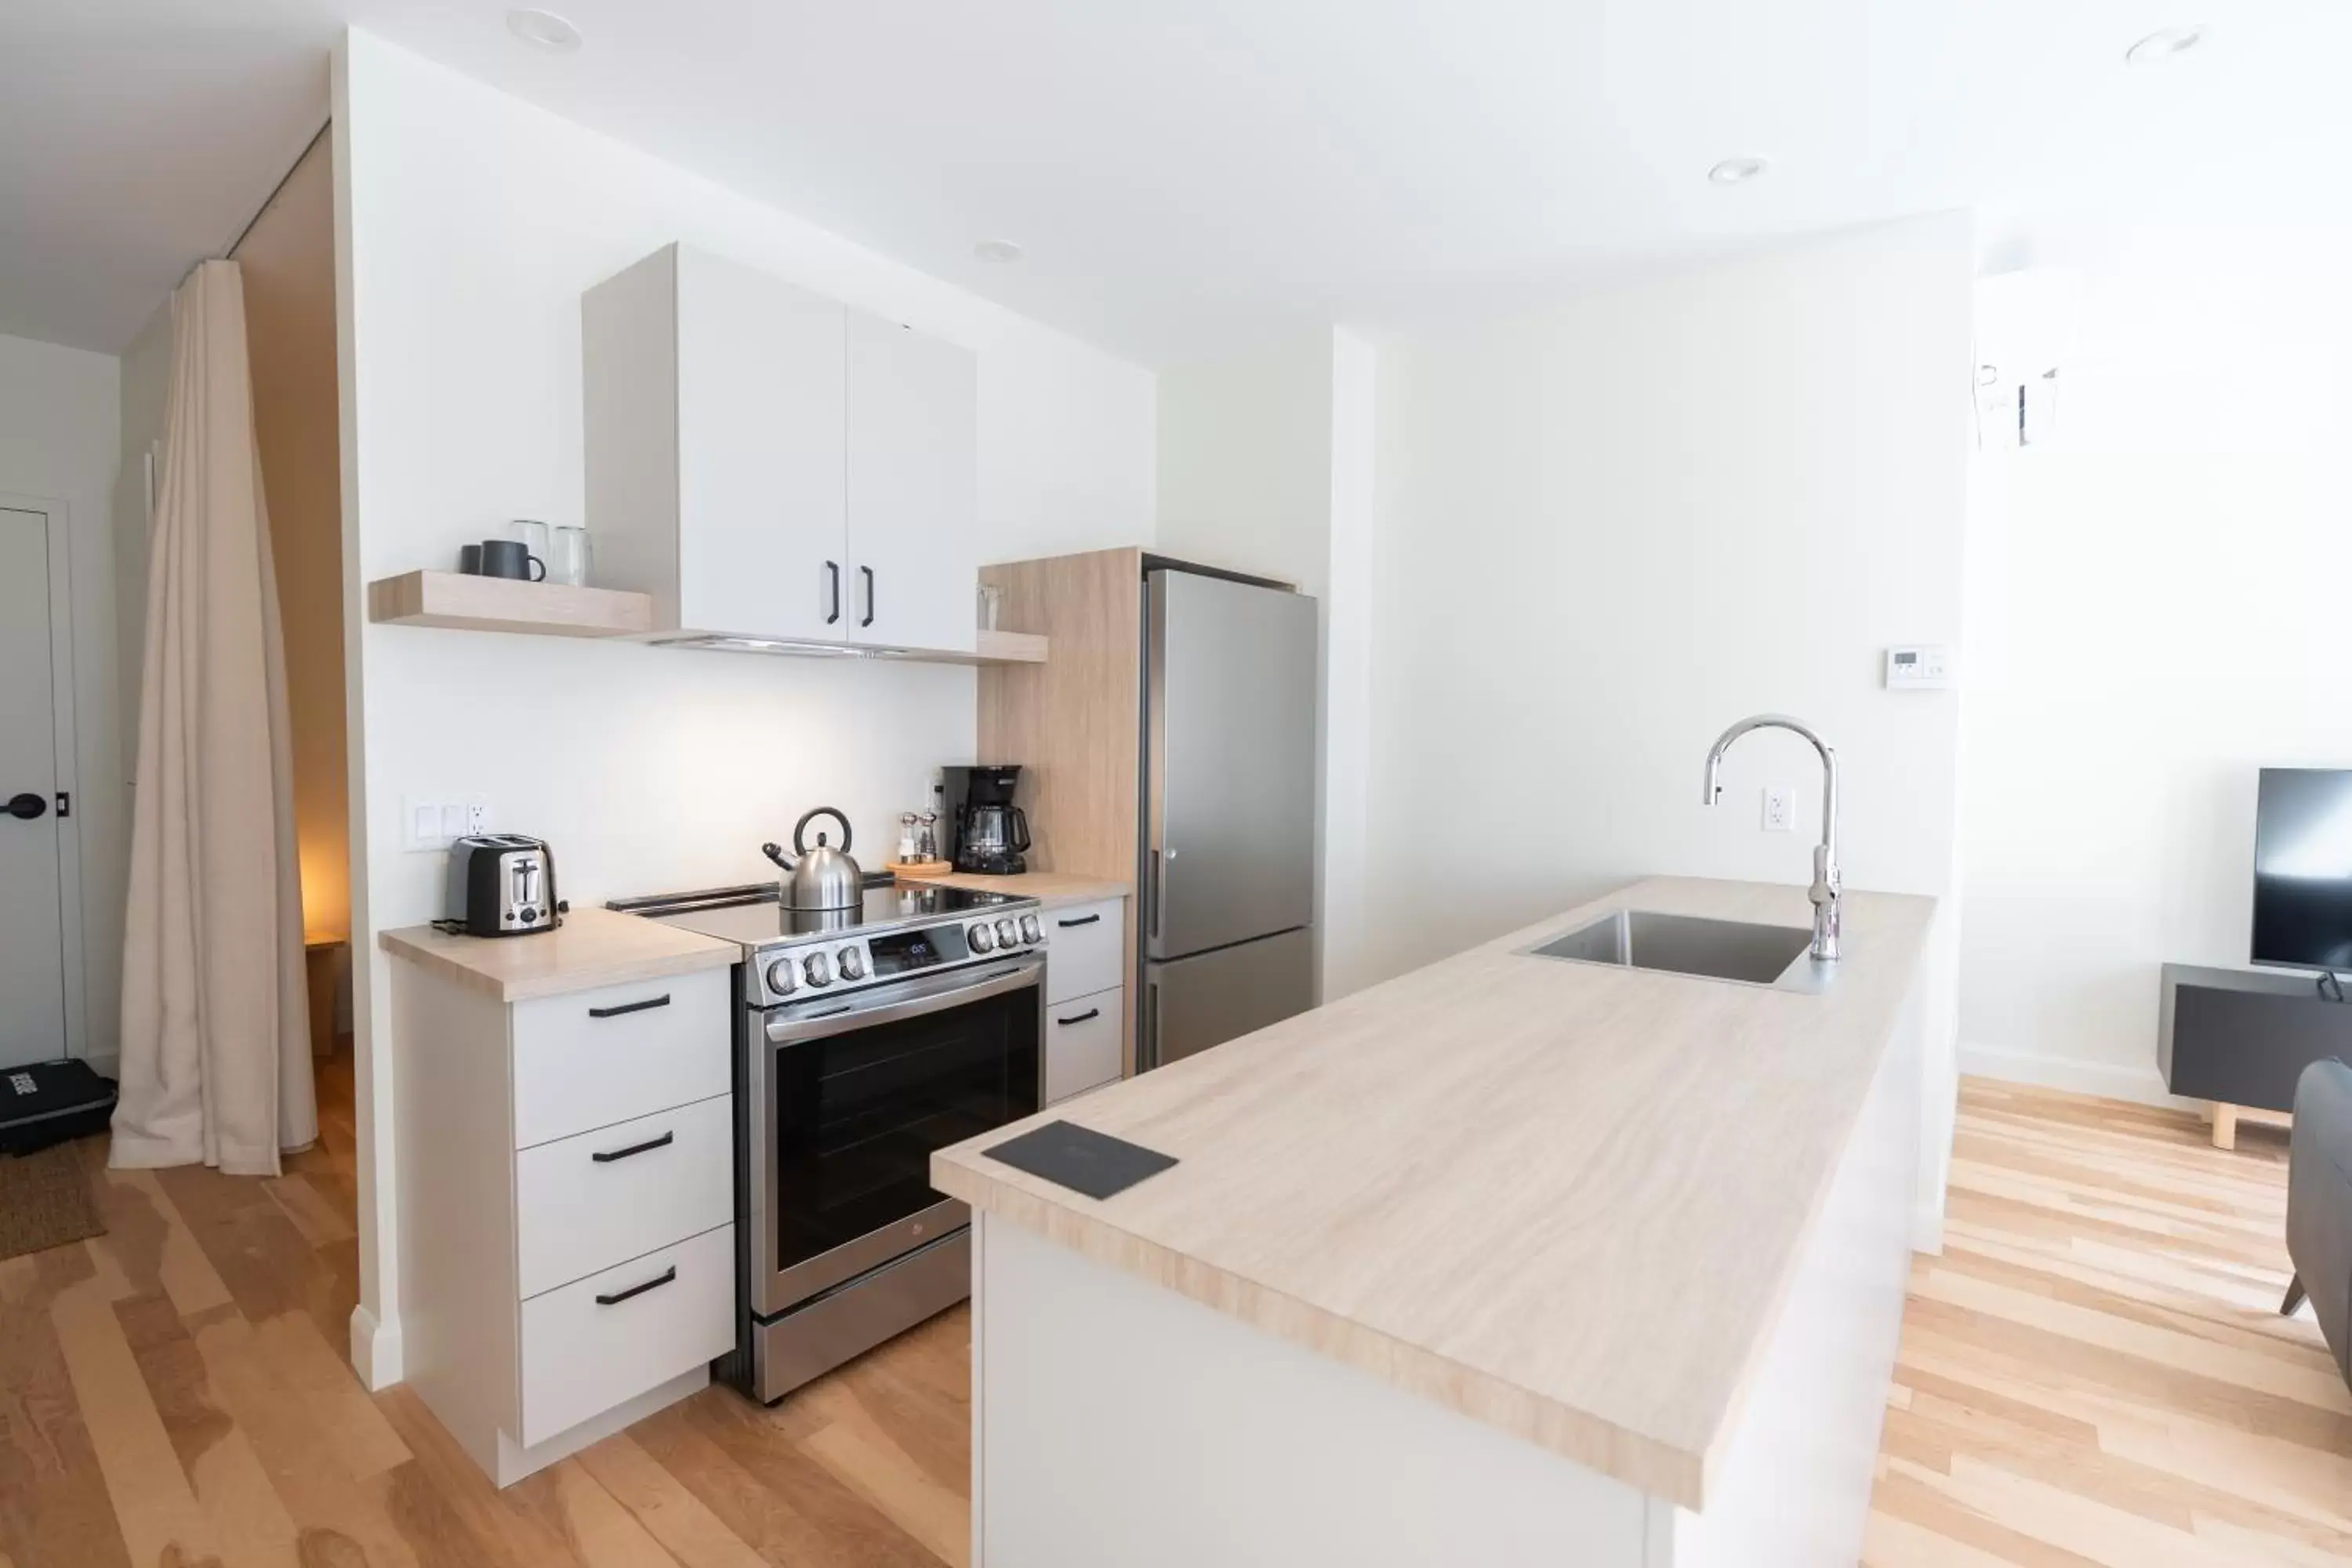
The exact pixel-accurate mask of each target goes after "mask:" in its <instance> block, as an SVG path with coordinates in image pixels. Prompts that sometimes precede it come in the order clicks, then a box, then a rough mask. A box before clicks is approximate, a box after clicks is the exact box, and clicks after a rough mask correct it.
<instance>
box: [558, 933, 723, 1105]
mask: <svg viewBox="0 0 2352 1568" xmlns="http://www.w3.org/2000/svg"><path fill="white" fill-rule="evenodd" d="M521 940H522V941H524V942H530V941H532V940H534V939H533V938H530V937H524V938H522V939H521ZM734 1042H735V1016H734V1009H733V1008H732V1007H731V1006H730V1004H729V989H728V983H727V971H725V970H724V969H707V970H703V971H701V972H700V973H694V974H670V975H665V976H663V977H662V978H660V979H658V980H633V981H629V982H626V983H625V984H619V985H604V986H600V987H598V988H597V989H595V990H593V991H574V992H571V993H569V994H565V995H562V996H541V997H537V998H534V999H533V1000H530V1001H528V1002H518V1003H516V1004H515V1005H514V1123H515V1147H516V1148H518V1149H529V1148H530V1147H532V1146H533V1145H534V1144H539V1143H551V1142H554V1141H555V1140H556V1139H558V1138H569V1137H571V1136H572V1134H573V1133H575V1132H585V1131H588V1130H589V1129H591V1128H593V1127H610V1126H611V1125H612V1124H613V1123H614V1122H615V1121H627V1120H629V1118H631V1117H633V1116H643V1115H645V1114H646V1112H648V1111H654V1110H667V1109H668V1108H669V1107H671V1106H673V1105H691V1104H693V1103H694V1102H695V1101H696V1100H709V1098H710V1097H711V1096H713V1095H717V1094H725V1093H727V1092H728V1091H729V1089H731V1088H732V1087H733V1086H734V1076H733V1072H732V1068H731V1065H730V1064H731V1063H732V1061H733V1059H734V1048H735V1046H734Z"/></svg>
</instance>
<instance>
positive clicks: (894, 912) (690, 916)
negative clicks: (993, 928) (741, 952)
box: [609, 882, 1035, 948]
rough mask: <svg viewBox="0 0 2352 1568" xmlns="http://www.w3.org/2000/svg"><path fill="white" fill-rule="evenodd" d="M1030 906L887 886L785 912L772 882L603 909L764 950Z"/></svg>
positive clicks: (988, 896)
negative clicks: (856, 901)
mask: <svg viewBox="0 0 2352 1568" xmlns="http://www.w3.org/2000/svg"><path fill="white" fill-rule="evenodd" d="M1034 902H1035V900H1032V899H1021V898H1014V897H1013V896H1012V895H1010V894H1006V893H981V892H974V891H971V889H965V888H932V887H920V886H916V885H912V884H909V883H904V882H891V883H886V884H881V885H877V886H875V887H869V888H867V889H866V902H865V905H864V907H863V908H860V909H856V910H787V909H784V908H782V907H781V906H780V905H779V904H778V903H777V902H776V889H775V884H773V883H772V882H771V883H754V884H752V885H751V886H749V887H744V888H723V889H715V890H713V891H711V892H708V893H679V894H676V895H670V896H665V897H661V898H653V899H620V900H614V902H613V903H612V904H611V905H610V906H609V907H610V908H613V909H616V910H624V911H625V912H627V913H629V914H636V915H646V916H648V917H650V918H651V919H654V920H657V921H661V922H662V923H663V924H665V925H674V926H678V927H681V928H683V929H684V930H687V931H699V932H701V933H702V934H703V935H704V936H709V937H716V938H718V939H719V941H721V942H740V943H741V944H742V945H743V946H745V947H746V948H758V947H765V946H767V945H768V944H769V943H771V942H789V941H791V940H792V939H793V938H794V937H803V936H831V935H835V934H838V933H839V932H842V931H867V932H871V931H887V930H889V929H891V928H893V927H897V926H907V925H919V924H921V923H923V922H925V921H934V920H944V919H950V918H952V917H955V916H958V915H964V914H970V913H971V912H973V911H975V910H996V909H1003V908H1006V907H1008V906H1013V907H1019V906H1023V905H1026V904H1031V903H1034Z"/></svg>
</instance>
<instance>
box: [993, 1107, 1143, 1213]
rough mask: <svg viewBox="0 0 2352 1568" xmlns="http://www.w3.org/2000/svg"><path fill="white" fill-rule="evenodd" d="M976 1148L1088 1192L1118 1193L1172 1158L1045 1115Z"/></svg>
mask: <svg viewBox="0 0 2352 1568" xmlns="http://www.w3.org/2000/svg"><path fill="white" fill-rule="evenodd" d="M981 1152H982V1153H983V1154H985V1155H987V1156H988V1157H989V1158H990V1159H992V1160H997V1161H1002V1162H1003V1163H1005V1164H1007V1165H1010V1166H1012V1167H1013V1169H1014V1170H1016V1171H1026V1172H1028V1173H1030V1174H1031V1175H1033V1176H1043V1177H1045V1180H1047V1181H1049V1182H1051V1183H1053V1184H1055V1185H1056V1186H1062V1187H1067V1188H1069V1189H1070V1190H1071V1191H1072V1192H1076V1193H1084V1194H1086V1195H1087V1196H1088V1197H1090V1198H1108V1197H1111V1196H1113V1195H1115V1194H1118V1193H1123V1192H1125V1191H1127V1189H1128V1188H1129V1187H1131V1186H1133V1185H1135V1184H1136V1183H1138V1182H1139V1181H1142V1180H1143V1179H1144V1178H1145V1177H1146V1176H1156V1175H1158V1174H1159V1173H1160V1172H1162V1171H1164V1170H1166V1169H1168V1167H1169V1166H1171V1165H1173V1164H1174V1163H1176V1157H1175V1156H1174V1155H1172V1154H1162V1153H1160V1152H1159V1151H1158V1150H1156V1149H1146V1148H1145V1147H1143V1145H1141V1144H1140V1143H1129V1142H1127V1140H1125V1139H1124V1138H1114V1137H1112V1136H1111V1135H1110V1134H1109V1133H1108V1132H1097V1131H1095V1130H1094V1129H1093V1128H1091V1127H1079V1126H1076V1125H1075V1124H1073V1123H1071V1122H1067V1121H1048V1122H1047V1123H1045V1126H1043V1127H1033V1128H1031V1129H1030V1130H1029V1131H1026V1132H1024V1133H1022V1134H1021V1135H1020V1136H1019V1137H1017V1138H1008V1139H1006V1140H1005V1141H1004V1142H1002V1143H999V1144H997V1145H995V1146H994V1147H993V1148H989V1149H983V1150H982V1151H981Z"/></svg>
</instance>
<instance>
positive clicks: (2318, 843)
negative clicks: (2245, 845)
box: [2253, 768, 2352, 972]
mask: <svg viewBox="0 0 2352 1568" xmlns="http://www.w3.org/2000/svg"><path fill="white" fill-rule="evenodd" d="M2253 957H2254V962H2255V963H2274V964H2280V965H2284V966H2287V967H2291V968H2296V969H2325V970H2330V971H2336V970H2343V971H2347V972H2352V770H2347V769H2339V768H2264V769H2263V773H2262V783H2261V785H2260V787H2259V789H2258V791H2257V794H2256V800H2255V805H2254V954H2253Z"/></svg>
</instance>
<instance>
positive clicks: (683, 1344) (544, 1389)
mask: <svg viewBox="0 0 2352 1568" xmlns="http://www.w3.org/2000/svg"><path fill="white" fill-rule="evenodd" d="M673 1271H675V1272H673ZM666 1275H667V1276H669V1278H667V1279H665V1278H664V1277H665V1276H666ZM656 1280H659V1281H662V1282H661V1283H658V1284H653V1286H652V1289H639V1287H642V1286H646V1285H647V1284H649V1283H651V1282H653V1281H656ZM633 1290H634V1291H636V1292H637V1293H636V1294H634V1295H627V1294H626V1293H627V1292H630V1291H633ZM615 1296H625V1300H612V1298H614V1297H615ZM600 1297H602V1298H604V1300H598V1298H600ZM734 1343H735V1227H734V1226H732V1225H722V1226H719V1228H718V1229H716V1230H710V1231H705V1232H704V1233H703V1234H702V1235H700V1236H698V1237H694V1238H692V1239H691V1240H688V1241H682V1242H679V1243H678V1244H677V1246H675V1247H663V1248H661V1249H659V1250H657V1251H655V1252H650V1253H647V1254H646V1256H645V1257H643V1258H632V1259H630V1260H629V1261H628V1262H626V1263H624V1264H621V1265H620V1266H619V1267H617V1268H607V1269H606V1270H604V1272H603V1273H602V1274H592V1275H590V1276H589V1277H588V1278H587V1279H583V1280H581V1281H579V1282H578V1283H577V1284H572V1285H566V1286H565V1287H563V1289H561V1290H550V1291H549V1292H547V1294H545V1295H543V1296H535V1297H533V1298H531V1300H528V1301H525V1302H524V1303H523V1304H522V1431H521V1433H520V1435H519V1440H520V1442H521V1443H522V1445H523V1446H524V1447H534V1446H536V1445H538V1444H541V1443H544V1442H546V1441H547V1440H548V1439H549V1438H550V1437H553V1436H557V1435H559V1434H561V1433H563V1432H567V1431H569V1430H571V1429H572V1427H574V1426H579V1425H580V1423H582V1422H583V1421H585V1420H587V1419H588V1418H589V1417H590V1416H592V1415H603V1414H604V1412H605V1411H607V1410H610V1409H611V1408H613V1406H614V1405H618V1404H620V1403H621V1402H622V1401H623V1400H625V1399H634V1398H635V1397H636V1396H637V1395H638V1394H643V1393H644V1392H645V1391H646V1390H647V1389H649V1388H652V1387H655V1386H656V1385H657V1384H663V1383H667V1382H668V1381H669V1380H670V1379H671V1378H673V1377H676V1376H677V1375H678V1374H679V1373H685V1372H691V1371H692V1370H693V1369H694V1368H696V1367H698V1366H700V1365H702V1364H703V1363H705V1362H708V1361H709V1360H710V1359H711V1358H713V1357H714V1356H719V1355H722V1354H724V1353H725V1352H727V1351H729V1350H730V1349H732V1348H733V1346H734Z"/></svg>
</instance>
